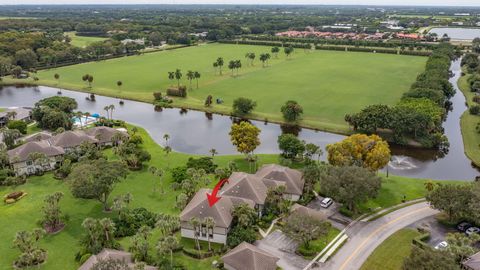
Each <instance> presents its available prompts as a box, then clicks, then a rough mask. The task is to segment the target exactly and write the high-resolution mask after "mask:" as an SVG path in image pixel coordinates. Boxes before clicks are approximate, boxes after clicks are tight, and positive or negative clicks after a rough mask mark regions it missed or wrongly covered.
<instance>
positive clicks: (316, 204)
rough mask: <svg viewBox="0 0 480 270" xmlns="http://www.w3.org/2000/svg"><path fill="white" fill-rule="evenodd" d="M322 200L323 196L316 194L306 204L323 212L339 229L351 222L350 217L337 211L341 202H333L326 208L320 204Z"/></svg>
mask: <svg viewBox="0 0 480 270" xmlns="http://www.w3.org/2000/svg"><path fill="white" fill-rule="evenodd" d="M322 200H323V197H321V196H317V197H316V198H315V199H314V200H312V201H311V202H310V203H309V204H308V205H307V206H308V207H310V208H312V209H315V210H317V211H319V212H321V213H322V214H324V215H325V216H326V217H327V218H328V220H329V221H330V223H332V225H333V227H335V228H337V229H339V230H343V229H345V227H346V226H347V225H348V224H350V223H351V222H352V219H351V218H348V217H346V216H344V215H342V214H340V213H339V211H340V208H341V207H342V205H341V204H339V203H336V202H333V203H332V205H330V206H329V207H328V208H323V207H321V206H320V203H321V202H322Z"/></svg>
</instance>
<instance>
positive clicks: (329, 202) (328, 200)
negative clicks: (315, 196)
mask: <svg viewBox="0 0 480 270" xmlns="http://www.w3.org/2000/svg"><path fill="white" fill-rule="evenodd" d="M332 203H333V200H332V198H325V199H323V200H322V201H321V202H320V206H321V207H323V208H328V207H329V206H330V205H332Z"/></svg>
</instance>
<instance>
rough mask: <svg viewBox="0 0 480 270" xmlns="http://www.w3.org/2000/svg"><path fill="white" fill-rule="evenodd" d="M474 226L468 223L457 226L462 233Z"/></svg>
mask: <svg viewBox="0 0 480 270" xmlns="http://www.w3.org/2000/svg"><path fill="white" fill-rule="evenodd" d="M472 226H473V225H472V224H470V223H468V222H461V223H459V224H458V225H457V229H458V230H459V231H461V232H465V231H466V230H468V228H470V227H472Z"/></svg>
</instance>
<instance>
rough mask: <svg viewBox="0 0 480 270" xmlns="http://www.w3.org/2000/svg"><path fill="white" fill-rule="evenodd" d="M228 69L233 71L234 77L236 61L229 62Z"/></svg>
mask: <svg viewBox="0 0 480 270" xmlns="http://www.w3.org/2000/svg"><path fill="white" fill-rule="evenodd" d="M228 69H230V70H231V71H232V76H233V70H234V69H235V61H233V60H230V62H228Z"/></svg>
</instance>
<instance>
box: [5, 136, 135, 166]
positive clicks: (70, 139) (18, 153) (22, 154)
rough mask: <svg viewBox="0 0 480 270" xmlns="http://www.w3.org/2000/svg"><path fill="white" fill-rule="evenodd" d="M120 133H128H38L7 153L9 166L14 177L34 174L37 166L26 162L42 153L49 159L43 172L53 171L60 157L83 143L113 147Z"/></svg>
mask: <svg viewBox="0 0 480 270" xmlns="http://www.w3.org/2000/svg"><path fill="white" fill-rule="evenodd" d="M118 133H122V134H123V135H124V136H127V137H128V133H126V132H123V131H119V130H116V129H114V128H110V127H94V128H91V129H88V130H85V131H82V130H75V131H66V132H62V133H60V134H57V135H55V136H52V135H50V134H49V133H46V132H39V133H37V134H35V135H32V136H29V137H26V138H25V139H24V141H25V144H24V145H21V146H19V147H17V148H15V149H12V150H10V151H8V153H9V157H10V165H11V166H12V168H13V170H14V171H15V173H16V175H31V174H34V173H35V172H36V171H37V169H40V168H38V165H36V167H35V165H34V164H33V162H32V161H29V160H28V156H29V154H30V153H34V152H39V153H44V154H45V155H46V156H47V157H48V158H49V159H50V162H48V164H44V165H42V167H43V170H44V171H49V170H53V169H55V167H56V165H58V163H59V162H60V161H61V156H63V155H64V154H65V152H69V151H72V150H74V149H76V148H77V147H79V146H80V145H81V144H82V143H84V142H90V143H93V144H96V145H101V146H105V145H113V144H116V143H120V141H119V142H114V140H116V139H117V138H116V137H115V135H116V134H118Z"/></svg>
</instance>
